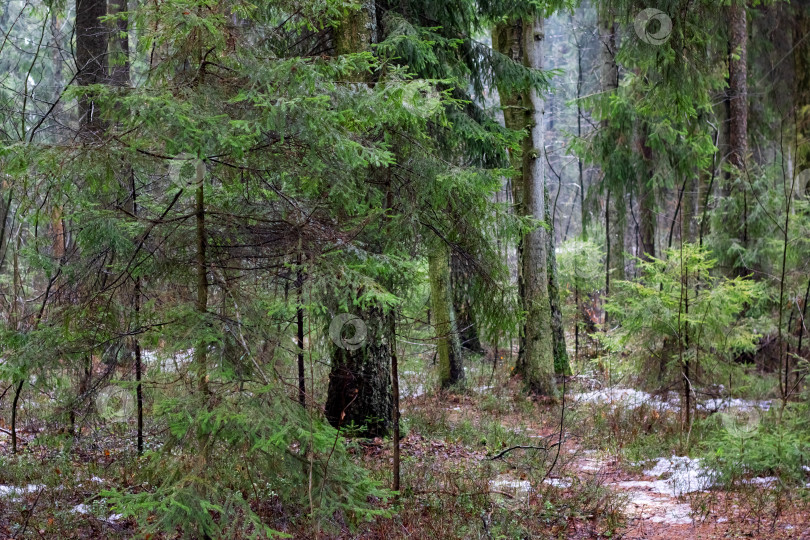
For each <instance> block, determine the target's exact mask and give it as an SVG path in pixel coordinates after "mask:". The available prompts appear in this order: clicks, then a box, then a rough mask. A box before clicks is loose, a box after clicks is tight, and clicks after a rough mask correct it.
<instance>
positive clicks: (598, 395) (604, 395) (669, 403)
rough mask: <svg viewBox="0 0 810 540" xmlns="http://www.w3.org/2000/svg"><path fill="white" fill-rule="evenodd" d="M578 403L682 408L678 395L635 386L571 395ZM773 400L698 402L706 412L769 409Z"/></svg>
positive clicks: (714, 400) (699, 407) (715, 399)
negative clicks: (656, 392) (661, 394)
mask: <svg viewBox="0 0 810 540" xmlns="http://www.w3.org/2000/svg"><path fill="white" fill-rule="evenodd" d="M571 397H572V398H573V400H574V401H575V402H576V403H606V404H610V405H613V406H617V405H621V406H624V407H627V408H631V409H634V408H638V407H641V406H642V405H648V406H650V407H653V408H655V409H659V410H671V411H677V410H679V409H680V403H679V401H678V396H677V395H674V394H672V393H670V394H668V395H667V397H666V399H662V398H660V397H656V396H653V395H652V394H649V393H647V392H643V391H641V390H636V389H634V388H621V387H613V388H605V389H603V390H594V391H591V392H581V393H577V394H572V396H571ZM772 403H773V400H769V399H766V400H759V401H756V400H747V399H737V398H712V399H708V400H705V401H700V402H698V403H697V405H696V406H697V408H698V410H701V411H705V412H717V411H724V410H734V411H739V412H751V411H767V410H768V409H770V407H771V404H772Z"/></svg>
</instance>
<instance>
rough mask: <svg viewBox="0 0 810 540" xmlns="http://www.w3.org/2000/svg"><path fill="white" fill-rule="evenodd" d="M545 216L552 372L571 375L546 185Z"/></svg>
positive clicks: (552, 222) (552, 223) (552, 220)
mask: <svg viewBox="0 0 810 540" xmlns="http://www.w3.org/2000/svg"><path fill="white" fill-rule="evenodd" d="M544 199H545V206H546V216H547V217H549V231H548V234H547V237H548V247H547V250H548V297H549V305H550V307H551V330H552V334H553V336H554V373H556V374H557V375H571V363H570V361H569V359H568V349H567V347H566V346H565V327H564V326H563V316H562V306H561V305H560V282H559V279H558V277H557V253H556V252H555V249H554V219H553V218H551V217H550V216H551V215H552V213H551V210H550V206H551V202H550V196H549V193H548V186H546V190H545V195H544Z"/></svg>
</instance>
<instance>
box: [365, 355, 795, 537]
mask: <svg viewBox="0 0 810 540" xmlns="http://www.w3.org/2000/svg"><path fill="white" fill-rule="evenodd" d="M487 369H488V368H487V367H483V366H482V367H481V368H480V370H479V371H477V372H476V371H475V370H474V369H473V370H471V376H470V377H469V379H470V380H469V381H468V385H467V388H468V389H467V390H466V391H464V392H459V393H445V394H441V395H439V394H436V393H431V392H425V388H426V386H428V385H426V384H425V383H424V381H422V380H421V377H420V375H419V374H418V372H408V371H406V372H405V373H404V374H403V379H404V381H403V387H404V389H405V393H406V394H407V397H405V399H404V400H403V416H404V418H406V426H407V428H408V432H407V434H406V435H405V437H404V439H403V441H402V456H403V457H402V459H403V463H404V465H403V474H404V478H403V484H404V487H403V501H402V503H403V511H402V512H401V513H400V514H399V515H398V516H397V518H395V519H394V521H395V522H396V523H397V524H398V529H396V532H394V531H393V530H391V529H389V528H387V527H385V526H380V525H379V524H378V525H377V526H374V527H371V530H370V531H368V532H369V533H370V534H369V535H368V536H367V537H368V538H374V537H382V534H381V533H383V531H385V533H386V535H388V536H389V537H391V533H394V534H393V537H408V538H421V537H434V538H499V537H504V538H512V537H515V538H521V537H523V538H528V537H532V538H534V537H540V536H541V535H542V537H556V538H570V539H576V538H625V539H637V538H649V539H661V540H664V539H666V540H670V539H673V538H681V539H692V538H695V539H697V538H704V539H705V538H768V539H773V540H776V539H788V538H790V539H794V538H795V539H810V498H809V497H808V494H809V493H808V491H809V490H808V489H806V488H810V484H808V485H807V486H806V488H805V489H795V488H790V487H787V486H784V485H782V484H780V482H779V480H778V479H777V478H774V477H759V478H757V477H754V478H747V479H742V480H741V481H740V482H738V483H736V484H735V485H733V486H729V485H722V486H721V485H716V483H715V481H714V479H713V474H712V471H711V470H708V469H707V468H705V467H704V466H702V465H701V460H700V459H699V458H697V457H689V456H688V455H682V456H677V455H674V452H676V450H672V451H671V452H666V451H665V450H670V447H671V446H673V441H674V440H675V438H673V437H672V435H673V432H674V426H676V425H677V424H678V422H679V418H680V414H679V402H678V400H677V398H675V397H674V396H665V397H664V398H662V397H658V396H652V395H649V394H646V393H644V392H642V391H639V390H635V389H631V388H618V387H616V388H610V389H607V390H593V384H594V383H595V382H596V381H593V380H592V379H588V378H582V377H572V378H568V380H567V389H566V394H565V396H566V404H565V407H566V409H565V415H564V416H563V424H562V425H563V433H564V437H563V438H561V437H560V435H559V434H560V417H561V413H562V406H561V405H562V404H561V403H548V402H537V401H535V400H531V399H528V398H526V397H525V395H524V393H523V392H522V389H521V385H520V381H519V380H517V379H515V378H500V380H498V377H497V376H495V377H493V376H492V375H491V374H489V373H487ZM489 369H491V368H489ZM596 384H597V385H598V383H596ZM770 404H771V402H770V401H768V400H760V401H754V400H749V401H747V400H742V399H725V400H719V399H716V398H714V399H713V398H708V399H706V400H703V401H701V403H700V404H699V406H698V410H699V411H701V412H702V414H704V415H708V414H712V413H714V412H716V411H726V412H733V411H736V410H750V409H758V408H765V409H767V408H768V407H769V406H770ZM645 439H647V440H646V441H645ZM558 444H559V446H557V445H558ZM695 446H697V445H695ZM504 452H505V453H504ZM656 452H658V454H657V455H655V454H656ZM364 455H365V458H366V460H367V461H369V462H374V463H377V464H378V466H379V465H380V464H385V466H387V465H389V464H390V463H391V462H392V453H391V445H390V444H389V443H388V441H385V442H383V441H381V440H377V441H375V442H373V443H371V444H368V445H365V446H364ZM499 455H500V457H497V458H495V459H493V458H494V457H495V456H499ZM631 458H635V459H631ZM385 466H384V468H387V467H385ZM408 467H415V468H416V473H415V474H409V472H408ZM425 471H429V473H425ZM409 482H413V484H409ZM476 485H477V489H478V490H480V491H479V492H484V493H486V492H488V498H487V500H486V501H484V502H482V503H480V504H479V505H475V504H474V503H473V502H472V501H471V502H470V503H469V504H467V505H466V506H465V505H464V504H458V503H457V502H456V501H457V500H458V499H459V498H461V497H463V496H464V495H465V494H469V493H475V492H476V488H475V486H476ZM406 498H407V499H406ZM442 498H444V499H445V500H443V501H442V500H440V499H442ZM406 501H407V502H406ZM414 508H415V509H418V513H419V515H421V517H422V519H418V516H414V517H416V519H409V516H408V514H409V513H411V512H416V511H415V510H413V509H414ZM473 509H474V510H475V511H477V513H478V514H480V515H476V512H474V511H473ZM427 516H430V517H431V519H430V520H425V519H424V518H425V517H427ZM458 516H464V517H463V518H459V517H458ZM496 520H499V522H497V523H496ZM426 523H429V525H427V526H426ZM454 525H455V526H456V527H457V528H456V529H453V526H454ZM459 525H460V527H459ZM397 533H398V534H397ZM446 534H449V535H448V536H445V535H446ZM453 534H456V536H453ZM378 535H379V536H378Z"/></svg>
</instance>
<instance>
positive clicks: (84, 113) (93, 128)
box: [75, 0, 109, 137]
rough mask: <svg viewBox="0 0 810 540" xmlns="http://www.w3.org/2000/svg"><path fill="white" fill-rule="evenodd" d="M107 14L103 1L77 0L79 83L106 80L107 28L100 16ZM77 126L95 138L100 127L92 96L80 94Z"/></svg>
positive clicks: (76, 30)
mask: <svg viewBox="0 0 810 540" xmlns="http://www.w3.org/2000/svg"><path fill="white" fill-rule="evenodd" d="M105 15H107V2H106V0H76V25H75V32H76V68H77V70H78V73H77V75H76V82H77V84H78V85H79V86H89V85H92V84H102V83H104V82H107V38H108V36H109V30H108V27H107V25H105V24H104V23H103V22H101V20H100V18H101V17H104V16H105ZM79 125H80V127H81V132H82V134H83V135H85V136H88V137H93V136H95V137H98V136H99V135H100V132H101V130H102V129H103V126H102V122H101V118H100V115H99V113H98V110H97V108H96V106H95V103H94V102H93V99H92V97H90V96H88V95H84V94H83V95H81V96H79Z"/></svg>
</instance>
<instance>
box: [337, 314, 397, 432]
mask: <svg viewBox="0 0 810 540" xmlns="http://www.w3.org/2000/svg"><path fill="white" fill-rule="evenodd" d="M353 314H354V315H355V316H356V317H357V318H358V319H360V321H362V325H363V326H364V327H365V329H366V332H367V333H366V335H365V339H362V340H361V343H358V345H359V347H356V348H355V346H349V347H346V346H340V345H337V346H335V348H334V350H333V353H332V369H331V371H330V373H329V389H328V391H327V397H326V406H325V414H326V418H327V419H328V420H329V423H330V424H332V425H333V426H334V427H336V428H345V427H346V426H348V425H353V426H355V427H357V428H359V429H360V431H361V433H362V434H363V436H369V437H382V436H385V435H387V434H388V431H389V429H390V427H391V419H392V417H393V412H394V411H393V395H392V387H391V369H390V365H391V364H390V362H391V353H392V348H391V347H392V340H391V335H390V332H391V330H392V329H393V325H392V324H391V323H390V321H389V317H392V316H393V315H392V314H384V313H383V310H382V308H381V307H379V306H374V307H370V308H366V309H359V308H358V309H356V310H355V312H354V313H353ZM358 324H360V323H358ZM346 326H349V324H347V325H346ZM354 329H355V331H359V328H358V327H357V326H355V328H354Z"/></svg>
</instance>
